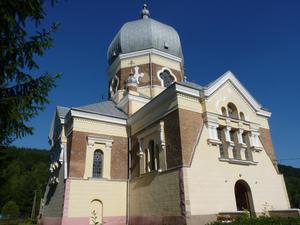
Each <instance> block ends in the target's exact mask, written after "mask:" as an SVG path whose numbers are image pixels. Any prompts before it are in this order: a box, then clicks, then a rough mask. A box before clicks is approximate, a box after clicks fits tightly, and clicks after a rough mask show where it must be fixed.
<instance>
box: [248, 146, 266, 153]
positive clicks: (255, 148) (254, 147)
mask: <svg viewBox="0 0 300 225" xmlns="http://www.w3.org/2000/svg"><path fill="white" fill-rule="evenodd" d="M251 149H252V150H253V151H256V152H261V151H262V150H263V147H260V146H251Z"/></svg>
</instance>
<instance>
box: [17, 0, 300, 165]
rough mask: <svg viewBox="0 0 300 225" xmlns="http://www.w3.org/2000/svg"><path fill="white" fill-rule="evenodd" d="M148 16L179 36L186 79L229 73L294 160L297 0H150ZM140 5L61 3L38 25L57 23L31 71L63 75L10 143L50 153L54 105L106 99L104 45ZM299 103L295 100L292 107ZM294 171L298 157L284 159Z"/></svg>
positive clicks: (299, 79) (279, 148)
mask: <svg viewBox="0 0 300 225" xmlns="http://www.w3.org/2000/svg"><path fill="white" fill-rule="evenodd" d="M148 2H149V3H148V5H149V10H150V13H151V17H152V18H154V19H156V20H159V21H161V22H163V23H166V24H169V25H171V26H173V27H174V28H175V29H176V30H177V31H178V33H179V35H180V37H181V42H182V47H183V53H184V57H185V66H186V71H187V76H188V80H189V81H192V82H197V83H199V84H201V85H206V84H208V83H209V82H211V81H213V80H215V79H216V78H218V77H219V76H220V75H222V74H223V73H224V72H226V71H227V70H231V71H232V72H233V73H234V74H235V75H236V76H237V77H238V79H239V80H240V81H241V82H242V83H243V85H244V86H245V87H246V88H247V89H248V91H250V93H251V94H252V95H253V96H254V97H255V98H256V99H257V100H258V101H259V102H260V103H261V104H262V105H263V106H265V107H267V108H268V109H270V110H271V111H272V113H273V115H272V117H271V119H270V126H271V132H272V137H273V144H274V146H275V150H276V155H277V158H278V159H287V158H288V159H289V158H300V149H299V142H298V141H299V133H300V132H299V126H300V116H299V111H300V104H299V102H300V101H299V99H300V88H299V83H300V76H299V75H300V13H299V12H300V1H298V0H286V1H282V0H264V1H262V0H226V1H224V0H206V1H200V0H197V1H195V0H185V1H179V0H163V1H162V0H152V1H148ZM142 3H143V2H142V1H141V0H117V1H107V0H101V1H96V0H93V1H92V0H87V1H79V0H69V1H63V0H61V1H60V2H59V3H58V4H56V5H55V7H54V8H51V7H49V8H48V9H47V14H48V15H47V17H46V20H45V21H44V24H43V26H48V25H49V24H50V23H51V22H55V21H58V22H60V24H61V26H60V29H59V30H58V31H57V32H56V33H55V35H54V38H55V43H54V47H53V48H52V49H50V50H48V51H47V52H46V54H45V55H44V56H43V57H42V58H39V59H38V62H39V64H40V70H39V71H35V73H37V72H45V71H48V72H61V73H63V77H62V78H61V79H60V80H59V81H58V87H57V88H56V89H55V90H53V91H52V92H51V94H50V98H51V104H49V105H48V106H47V108H46V110H45V111H44V112H41V113H40V114H39V116H38V117H36V118H34V119H33V120H31V121H30V124H31V125H32V126H34V129H35V133H34V135H32V136H27V137H25V138H23V139H21V140H18V141H15V142H14V143H13V144H14V145H17V146H25V147H37V148H49V146H48V142H47V135H48V131H49V128H50V123H51V119H52V116H53V112H54V110H55V106H56V105H62V106H68V107H70V106H80V105H85V104H90V103H94V102H97V101H100V100H101V99H102V96H103V98H104V99H106V97H107V82H108V81H107V74H106V70H107V66H108V64H107V59H106V51H107V48H108V45H109V43H110V41H111V40H112V38H113V37H114V35H115V34H116V33H117V31H118V30H119V29H120V27H121V26H122V24H124V23H125V22H127V21H130V20H135V19H138V18H139V13H140V10H141V8H142ZM297 102H298V103H297ZM282 163H284V164H288V165H292V166H297V167H300V160H287V161H282Z"/></svg>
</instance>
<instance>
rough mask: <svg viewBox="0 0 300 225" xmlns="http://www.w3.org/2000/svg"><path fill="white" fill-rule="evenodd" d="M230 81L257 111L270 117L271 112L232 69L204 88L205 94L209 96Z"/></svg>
mask: <svg viewBox="0 0 300 225" xmlns="http://www.w3.org/2000/svg"><path fill="white" fill-rule="evenodd" d="M227 81H230V82H231V83H232V84H233V85H234V86H235V87H236V88H237V89H238V90H239V91H240V93H241V94H242V96H243V97H244V98H245V99H246V100H247V101H248V102H249V104H250V105H251V106H252V107H253V108H254V109H255V111H256V113H257V114H258V115H261V116H265V117H270V116H271V112H268V111H266V110H263V109H262V106H261V105H260V104H259V103H258V102H257V101H256V100H255V99H254V97H253V96H252V95H251V94H250V93H249V92H248V91H247V89H246V88H245V87H244V86H243V85H242V84H241V82H240V81H239V80H238V79H237V78H236V77H235V75H234V74H233V73H232V72H231V71H227V72H226V73H225V74H223V75H222V76H221V77H220V78H219V79H217V80H216V81H215V82H213V83H212V84H210V85H209V86H208V87H207V88H206V89H205V90H204V96H205V97H209V96H211V95H212V94H213V93H214V92H215V91H217V90H218V89H219V88H220V87H221V86H222V85H223V84H225V83H226V82H227Z"/></svg>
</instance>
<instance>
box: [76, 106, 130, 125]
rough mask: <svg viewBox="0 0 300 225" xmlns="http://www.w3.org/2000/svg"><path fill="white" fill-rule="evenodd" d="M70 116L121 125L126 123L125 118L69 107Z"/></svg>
mask: <svg viewBox="0 0 300 225" xmlns="http://www.w3.org/2000/svg"><path fill="white" fill-rule="evenodd" d="M71 117H79V118H85V119H91V120H97V121H103V122H109V123H116V124H121V125H126V124H127V123H126V119H120V118H115V117H110V116H104V115H99V114H95V113H90V112H81V111H77V110H76V109H73V108H72V109H71Z"/></svg>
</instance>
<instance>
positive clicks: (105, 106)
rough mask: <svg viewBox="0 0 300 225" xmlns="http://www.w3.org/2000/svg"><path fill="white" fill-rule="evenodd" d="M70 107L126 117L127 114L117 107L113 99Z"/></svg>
mask: <svg viewBox="0 0 300 225" xmlns="http://www.w3.org/2000/svg"><path fill="white" fill-rule="evenodd" d="M72 109H75V110H80V111H85V112H91V113H96V114H101V115H105V116H111V117H118V118H122V119H127V115H126V114H125V113H124V112H122V111H121V110H120V109H118V108H117V106H116V104H115V103H114V102H113V101H104V102H98V103H94V104H90V105H84V106H79V107H76V108H72Z"/></svg>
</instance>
